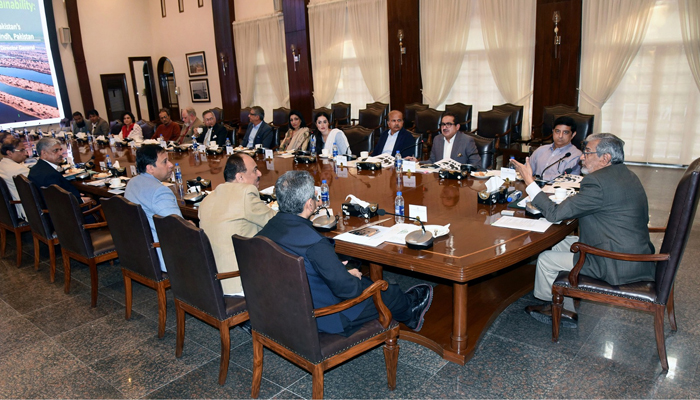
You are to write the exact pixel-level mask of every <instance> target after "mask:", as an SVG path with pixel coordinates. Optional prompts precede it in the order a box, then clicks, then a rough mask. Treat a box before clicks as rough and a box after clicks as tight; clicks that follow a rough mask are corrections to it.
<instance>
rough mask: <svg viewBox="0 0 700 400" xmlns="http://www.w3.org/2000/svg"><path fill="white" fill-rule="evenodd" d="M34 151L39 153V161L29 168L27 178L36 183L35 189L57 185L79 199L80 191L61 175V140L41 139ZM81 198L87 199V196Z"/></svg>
mask: <svg viewBox="0 0 700 400" xmlns="http://www.w3.org/2000/svg"><path fill="white" fill-rule="evenodd" d="M36 152H37V153H39V161H37V162H36V164H34V166H33V167H32V168H31V169H30V170H29V176H27V178H29V180H30V181H32V182H33V183H34V184H35V185H36V187H37V189H39V188H42V187H49V186H51V185H58V186H59V187H60V188H61V189H65V190H66V191H68V192H70V193H72V194H73V196H75V198H76V199H78V201H80V200H81V196H80V191H78V189H77V188H76V187H75V186H73V185H71V183H70V182H68V180H67V179H66V178H64V177H63V169H62V168H61V167H60V165H61V164H63V148H62V147H61V142H59V141H58V139H54V138H44V139H41V140H39V141H38V142H37V143H36ZM82 200H83V202H86V201H89V199H88V198H84V199H82Z"/></svg>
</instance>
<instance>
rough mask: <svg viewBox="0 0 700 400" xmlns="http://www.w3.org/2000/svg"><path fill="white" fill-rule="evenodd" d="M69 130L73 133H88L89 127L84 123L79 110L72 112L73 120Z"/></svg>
mask: <svg viewBox="0 0 700 400" xmlns="http://www.w3.org/2000/svg"><path fill="white" fill-rule="evenodd" d="M70 130H71V131H72V132H73V134H76V133H78V132H84V133H90V127H89V126H88V125H87V124H86V123H85V119H83V114H82V113H81V112H80V111H76V112H74V113H73V121H71V123H70Z"/></svg>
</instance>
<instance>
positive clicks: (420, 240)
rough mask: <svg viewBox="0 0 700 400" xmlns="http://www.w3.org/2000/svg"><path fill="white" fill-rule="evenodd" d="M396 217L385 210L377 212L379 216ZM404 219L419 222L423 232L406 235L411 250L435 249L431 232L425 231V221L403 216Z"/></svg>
mask: <svg viewBox="0 0 700 400" xmlns="http://www.w3.org/2000/svg"><path fill="white" fill-rule="evenodd" d="M386 214H389V215H394V216H396V215H397V214H394V213H390V212H388V211H386V210H384V209H381V208H380V209H378V210H377V215H380V216H381V215H386ZM401 216H402V217H404V218H406V219H412V220H414V221H418V222H419V223H420V227H421V230H420V231H414V232H411V233H409V234H408V235H406V239H405V240H406V246H408V248H410V249H416V250H425V249H429V248H431V247H433V240H434V238H433V234H432V233H431V232H430V231H426V230H425V225H423V221H421V220H420V218H413V217H407V216H405V215H401Z"/></svg>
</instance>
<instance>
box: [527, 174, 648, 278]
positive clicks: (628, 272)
mask: <svg viewBox="0 0 700 400" xmlns="http://www.w3.org/2000/svg"><path fill="white" fill-rule="evenodd" d="M532 204H534V205H535V206H536V207H537V208H539V209H540V210H542V214H543V215H544V216H545V217H546V218H547V220H548V221H552V222H554V221H561V220H565V219H569V218H578V223H579V231H580V237H579V241H580V242H582V243H585V244H587V245H590V246H595V247H598V248H600V249H603V250H611V251H617V252H622V253H632V254H651V253H653V252H654V245H653V244H652V243H651V240H650V239H649V229H648V227H647V224H648V223H649V206H648V204H647V195H646V192H644V187H642V183H641V182H640V181H639V178H637V175H635V174H634V173H633V172H632V171H630V170H629V169H628V168H627V167H626V166H625V165H624V164H613V165H610V166H607V167H604V168H602V169H599V170H598V171H595V172H593V173H592V174H589V175H586V176H585V177H584V178H583V180H581V190H580V192H579V193H578V194H577V195H575V196H573V197H570V198H568V199H566V200H564V201H563V202H561V204H559V205H557V204H556V203H554V202H553V201H551V200H549V198H548V195H547V194H546V193H544V192H541V193H540V194H538V195H537V196H535V199H534V200H533V201H532ZM578 259H579V253H576V254H575V256H574V263H576V262H578ZM655 270H656V267H655V264H654V263H653V262H631V261H616V260H613V259H610V258H600V257H596V256H586V263H585V264H584V265H583V268H582V269H581V273H582V274H584V275H588V276H590V277H593V278H597V279H602V280H604V281H606V282H608V283H609V284H611V285H622V284H624V283H631V282H637V281H653V280H654V273H655Z"/></svg>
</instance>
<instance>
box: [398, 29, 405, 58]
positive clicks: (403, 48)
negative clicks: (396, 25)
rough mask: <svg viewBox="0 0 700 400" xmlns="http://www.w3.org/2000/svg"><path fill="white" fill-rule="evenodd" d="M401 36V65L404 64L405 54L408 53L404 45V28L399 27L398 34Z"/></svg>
mask: <svg viewBox="0 0 700 400" xmlns="http://www.w3.org/2000/svg"><path fill="white" fill-rule="evenodd" d="M396 36H397V37H398V38H399V50H400V55H399V60H400V65H403V55H404V54H406V48H405V47H403V29H399V32H398V33H397V35H396Z"/></svg>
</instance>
